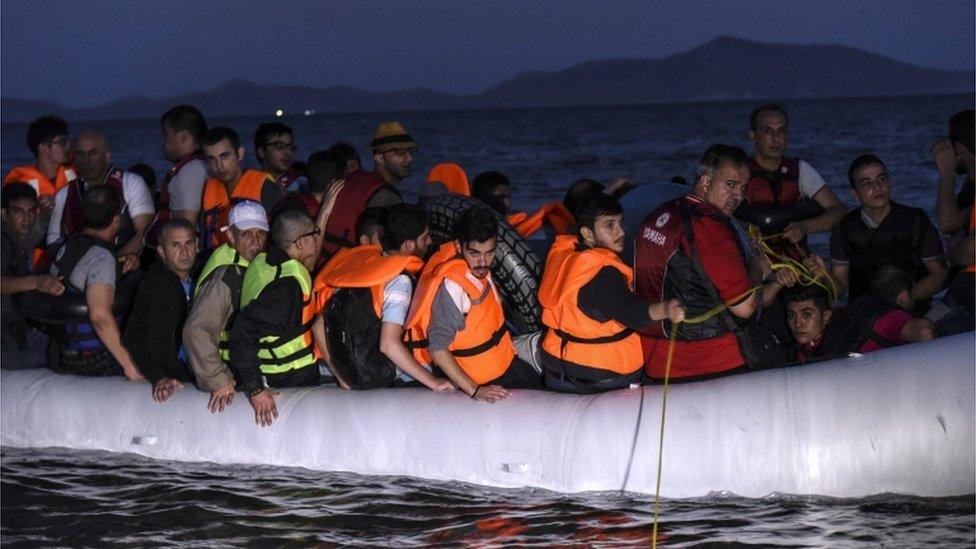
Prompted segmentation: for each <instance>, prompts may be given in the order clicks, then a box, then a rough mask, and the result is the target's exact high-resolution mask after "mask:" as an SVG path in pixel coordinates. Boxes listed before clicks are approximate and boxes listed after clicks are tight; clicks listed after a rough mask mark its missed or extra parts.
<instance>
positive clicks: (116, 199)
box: [82, 185, 122, 230]
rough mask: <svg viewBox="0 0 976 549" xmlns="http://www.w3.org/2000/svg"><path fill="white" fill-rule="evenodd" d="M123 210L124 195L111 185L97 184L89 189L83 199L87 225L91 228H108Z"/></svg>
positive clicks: (83, 210)
mask: <svg viewBox="0 0 976 549" xmlns="http://www.w3.org/2000/svg"><path fill="white" fill-rule="evenodd" d="M121 211H122V197H121V196H119V191H117V190H115V187H112V186H111V185H96V186H94V187H92V188H91V189H89V190H88V192H86V193H85V197H84V198H83V199H82V212H83V214H84V217H85V227H86V228H89V229H95V230H100V229H105V228H108V226H109V225H111V224H112V220H113V219H115V216H117V215H119V212H121Z"/></svg>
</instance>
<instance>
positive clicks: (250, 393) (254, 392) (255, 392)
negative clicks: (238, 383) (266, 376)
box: [247, 387, 265, 398]
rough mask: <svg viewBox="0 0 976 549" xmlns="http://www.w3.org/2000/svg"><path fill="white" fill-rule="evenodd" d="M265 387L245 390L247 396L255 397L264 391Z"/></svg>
mask: <svg viewBox="0 0 976 549" xmlns="http://www.w3.org/2000/svg"><path fill="white" fill-rule="evenodd" d="M264 389H265V387H258V388H257V389H251V390H250V391H248V392H247V398H251V397H256V396H258V395H260V394H261V393H263V392H264Z"/></svg>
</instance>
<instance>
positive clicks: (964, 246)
mask: <svg viewBox="0 0 976 549" xmlns="http://www.w3.org/2000/svg"><path fill="white" fill-rule="evenodd" d="M947 255H948V256H949V262H950V263H952V264H953V265H972V264H973V262H974V261H976V238H974V235H971V234H970V235H966V237H965V238H963V239H962V240H960V241H959V242H956V243H955V244H953V245H952V246H950V247H949V250H948V252H947Z"/></svg>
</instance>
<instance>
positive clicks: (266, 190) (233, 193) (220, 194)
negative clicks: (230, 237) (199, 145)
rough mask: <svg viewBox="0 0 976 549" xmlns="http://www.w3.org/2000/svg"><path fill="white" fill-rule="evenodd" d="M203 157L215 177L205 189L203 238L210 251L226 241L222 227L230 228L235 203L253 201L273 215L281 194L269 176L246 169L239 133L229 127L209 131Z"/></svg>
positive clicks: (201, 233) (204, 144)
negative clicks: (229, 221)
mask: <svg viewBox="0 0 976 549" xmlns="http://www.w3.org/2000/svg"><path fill="white" fill-rule="evenodd" d="M203 156H204V159H205V160H206V162H207V169H208V170H209V171H210V175H211V177H212V178H211V179H210V180H208V181H207V183H206V185H205V186H204V188H203V201H202V206H201V212H200V224H201V226H202V229H203V230H202V231H201V232H200V239H201V243H202V245H203V247H204V248H206V249H209V248H212V247H216V246H218V245H220V244H222V243H223V242H224V241H225V240H226V239H225V238H224V237H223V233H222V232H221V231H220V228H221V227H225V226H226V225H227V214H228V212H229V211H230V206H231V205H232V204H236V203H237V202H240V201H241V200H253V201H254V202H258V203H260V204H261V205H262V206H264V211H266V212H270V211H272V210H273V208H274V207H275V206H276V205H277V204H278V201H279V200H281V198H282V192H281V188H280V187H278V184H277V183H275V181H274V179H272V178H271V176H269V175H268V174H267V173H265V172H263V171H260V170H244V169H243V167H242V166H241V162H243V161H244V147H242V146H241V140H240V137H238V135H237V132H236V131H234V130H232V129H230V128H227V127H224V126H217V127H215V128H210V129H209V130H207V133H205V134H204V136H203Z"/></svg>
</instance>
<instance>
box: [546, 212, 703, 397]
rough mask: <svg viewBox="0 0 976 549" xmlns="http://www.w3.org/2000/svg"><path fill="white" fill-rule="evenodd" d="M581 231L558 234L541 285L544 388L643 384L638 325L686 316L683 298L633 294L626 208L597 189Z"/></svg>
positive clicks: (585, 389)
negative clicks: (624, 254) (625, 256)
mask: <svg viewBox="0 0 976 549" xmlns="http://www.w3.org/2000/svg"><path fill="white" fill-rule="evenodd" d="M576 221H577V223H578V231H579V235H578V236H577V235H562V236H557V237H556V241H555V242H554V243H553V245H552V248H551V249H550V250H549V257H548V258H547V259H546V268H545V272H544V273H543V275H542V282H541V284H540V285H539V302H540V304H541V305H542V322H543V324H545V325H546V327H547V328H548V330H546V332H545V335H544V336H543V338H542V345H541V347H542V352H541V362H542V367H543V371H544V376H545V383H546V387H547V388H549V389H553V390H556V391H562V392H567V393H595V392H600V391H608V390H611V389H619V388H621V387H627V386H628V385H629V384H630V383H637V382H640V379H641V376H642V367H643V366H644V354H643V352H642V350H641V342H640V336H639V335H638V334H637V333H636V332H635V331H634V330H639V329H641V328H645V327H647V326H648V325H649V324H650V323H651V322H653V321H656V320H662V319H664V318H668V319H670V320H671V322H680V321H682V320H684V316H685V309H684V307H683V306H682V305H681V302H680V301H679V300H677V299H672V300H669V301H664V302H650V301H646V300H643V299H639V298H638V297H637V296H636V295H634V292H633V281H634V274H633V269H631V268H630V267H628V266H627V265H625V264H624V263H623V262H621V261H620V257H619V256H618V255H617V254H619V253H620V252H621V251H623V249H624V228H623V208H621V206H620V202H618V201H617V199H615V198H613V197H610V196H607V195H605V194H602V193H595V194H593V195H591V196H589V197H587V199H586V200H585V201H584V202H583V203H582V204H581V205H580V207H579V208H577V211H576Z"/></svg>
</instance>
